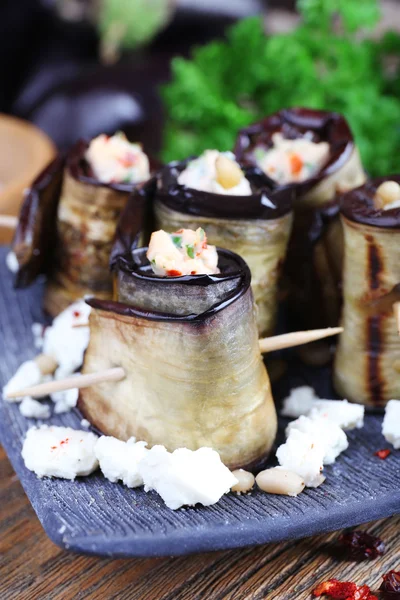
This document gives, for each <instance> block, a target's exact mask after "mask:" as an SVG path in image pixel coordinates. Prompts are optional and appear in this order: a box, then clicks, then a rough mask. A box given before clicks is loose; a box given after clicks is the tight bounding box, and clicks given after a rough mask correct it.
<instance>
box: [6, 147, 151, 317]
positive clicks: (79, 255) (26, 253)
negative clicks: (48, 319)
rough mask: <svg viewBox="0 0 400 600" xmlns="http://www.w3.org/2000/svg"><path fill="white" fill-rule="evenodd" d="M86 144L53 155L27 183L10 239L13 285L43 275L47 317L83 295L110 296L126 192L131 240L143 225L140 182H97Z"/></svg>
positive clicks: (135, 238) (30, 281) (143, 204)
mask: <svg viewBox="0 0 400 600" xmlns="http://www.w3.org/2000/svg"><path fill="white" fill-rule="evenodd" d="M88 147H89V144H88V143H87V142H85V141H80V142H78V143H77V144H76V145H75V146H74V147H73V148H72V149H71V151H70V152H69V153H68V156H67V158H66V161H65V163H63V161H61V159H57V161H54V163H52V164H51V165H50V166H49V167H48V168H47V169H46V171H44V172H43V173H42V175H41V176H40V177H39V178H38V180H37V181H36V182H35V183H34V184H33V186H32V188H31V189H30V190H29V191H28V193H27V195H26V197H25V201H24V203H23V206H22V210H21V216H20V222H19V225H18V228H17V231H16V235H15V239H14V243H13V249H14V251H15V253H16V255H17V259H18V262H19V264H20V270H19V272H18V274H17V279H16V285H17V286H18V287H22V286H25V285H29V284H30V283H32V281H33V280H34V279H35V278H36V277H37V276H38V275H39V274H40V273H43V274H45V275H47V286H46V290H45V295H44V308H45V310H46V311H47V312H48V313H50V314H51V315H53V316H55V315H57V314H58V313H59V312H61V311H62V310H64V309H65V308H66V307H67V306H68V305H69V304H71V303H72V302H74V301H75V300H76V299H78V298H81V297H82V296H84V295H85V294H92V295H93V294H95V295H96V296H98V297H100V298H111V297H112V294H113V283H112V276H111V274H110V270H109V259H110V253H111V249H112V246H113V241H114V236H115V231H116V226H117V223H118V219H119V217H120V214H121V212H122V210H123V209H124V208H125V206H126V204H127V200H128V197H129V196H130V195H132V207H133V208H131V230H132V231H131V237H132V239H134V240H135V242H134V243H135V244H137V243H138V242H139V234H140V231H141V229H142V225H143V215H144V212H143V210H144V207H145V204H146V202H145V193H144V192H143V191H142V188H143V186H144V185H145V184H144V183H139V184H132V183H103V182H100V181H98V179H96V177H95V176H94V174H93V171H92V169H91V167H90V165H89V163H88V162H87V161H86V159H85V153H86V150H87V148H88ZM142 209H143V210H142Z"/></svg>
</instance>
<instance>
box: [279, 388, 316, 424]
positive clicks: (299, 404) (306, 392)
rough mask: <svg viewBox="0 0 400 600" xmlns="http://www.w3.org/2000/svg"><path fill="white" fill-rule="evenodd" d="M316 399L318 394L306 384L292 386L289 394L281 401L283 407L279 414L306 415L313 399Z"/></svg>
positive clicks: (312, 404)
mask: <svg viewBox="0 0 400 600" xmlns="http://www.w3.org/2000/svg"><path fill="white" fill-rule="evenodd" d="M316 400H318V396H317V395H316V394H315V391H314V390H313V388H312V387H309V386H308V385H302V386H300V387H297V388H293V389H292V390H291V391H290V394H289V396H288V397H287V398H285V399H284V401H283V408H282V410H281V415H282V416H284V417H294V418H297V417H301V415H307V414H308V413H309V412H310V410H311V409H312V407H313V406H314V403H315V401H316Z"/></svg>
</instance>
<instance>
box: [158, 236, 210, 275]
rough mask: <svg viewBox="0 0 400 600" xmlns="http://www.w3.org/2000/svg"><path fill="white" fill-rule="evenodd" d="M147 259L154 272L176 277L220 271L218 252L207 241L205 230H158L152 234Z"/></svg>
mask: <svg viewBox="0 0 400 600" xmlns="http://www.w3.org/2000/svg"><path fill="white" fill-rule="evenodd" d="M147 258H148V260H149V261H150V263H151V267H152V269H153V271H154V273H155V274H156V275H159V276H162V277H163V276H169V277H179V276H181V275H200V274H213V273H219V269H218V266H217V265H218V253H217V250H216V248H215V246H209V245H208V244H207V236H206V234H205V232H204V229H202V228H201V227H199V228H198V229H196V231H193V230H192V229H179V231H175V232H174V233H171V234H170V233H167V232H166V231H163V230H160V231H155V232H154V233H152V234H151V238H150V243H149V248H148V250H147Z"/></svg>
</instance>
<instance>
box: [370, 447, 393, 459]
mask: <svg viewBox="0 0 400 600" xmlns="http://www.w3.org/2000/svg"><path fill="white" fill-rule="evenodd" d="M391 453H392V451H391V450H389V448H384V449H383V450H378V451H377V452H375V454H374V456H378V458H381V459H382V460H385V458H387V457H388V456H389V454H391Z"/></svg>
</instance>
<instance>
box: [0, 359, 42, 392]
mask: <svg viewBox="0 0 400 600" xmlns="http://www.w3.org/2000/svg"><path fill="white" fill-rule="evenodd" d="M42 379H43V376H42V373H41V371H40V369H39V367H38V365H37V364H36V363H35V361H34V360H28V361H26V362H24V363H22V365H21V366H20V367H19V368H18V369H17V371H16V373H15V374H14V375H13V376H12V377H11V379H10V380H9V381H8V383H6V385H5V386H4V387H3V398H4V400H7V402H21V400H22V397H21V398H7V394H11V393H12V392H18V391H19V390H23V389H24V388H27V387H31V386H32V385H37V384H38V383H41V382H42Z"/></svg>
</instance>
